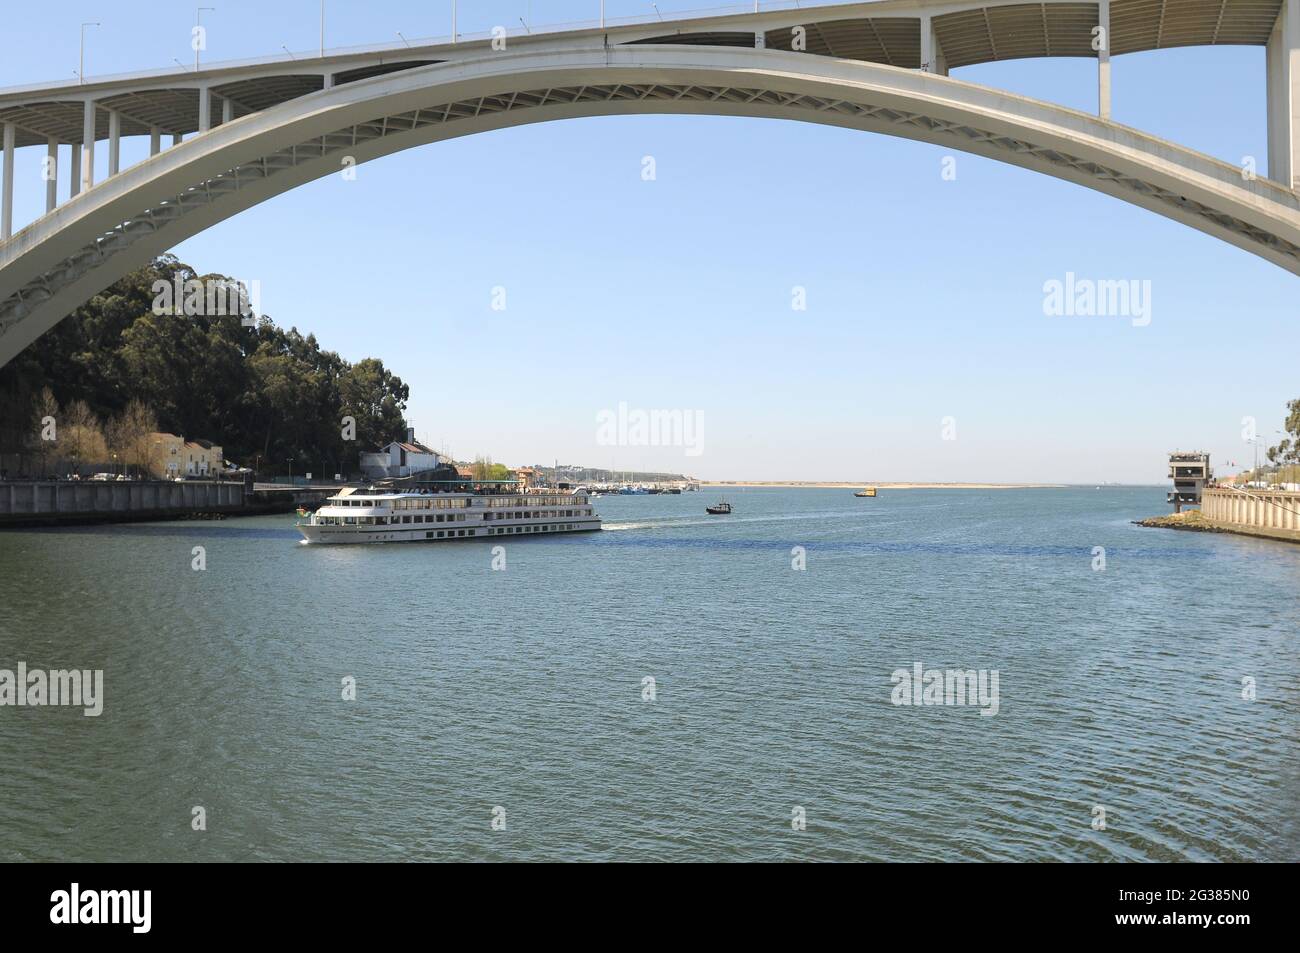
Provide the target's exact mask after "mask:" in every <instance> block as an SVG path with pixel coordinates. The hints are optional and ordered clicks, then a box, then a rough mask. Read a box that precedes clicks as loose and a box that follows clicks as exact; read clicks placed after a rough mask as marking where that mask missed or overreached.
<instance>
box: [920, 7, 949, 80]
mask: <svg viewBox="0 0 1300 953" xmlns="http://www.w3.org/2000/svg"><path fill="white" fill-rule="evenodd" d="M921 71H922V72H924V73H938V74H939V75H940V76H947V75H948V61H947V60H946V59H944V56H943V50H942V49H940V47H939V36H938V34H937V33H935V32H934V18H933V17H931V16H930V15H929V14H926V15H925V16H923V17H921Z"/></svg>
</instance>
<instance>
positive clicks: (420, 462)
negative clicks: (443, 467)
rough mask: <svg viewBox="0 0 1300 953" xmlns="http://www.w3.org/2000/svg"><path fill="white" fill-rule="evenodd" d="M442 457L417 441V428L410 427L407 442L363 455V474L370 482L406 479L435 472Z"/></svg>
mask: <svg viewBox="0 0 1300 953" xmlns="http://www.w3.org/2000/svg"><path fill="white" fill-rule="evenodd" d="M441 462H442V455H441V454H439V453H438V452H437V451H436V450H431V449H429V448H428V447H426V446H425V445H424V444H422V443H420V442H418V441H417V440H416V439H415V428H414V427H408V428H407V430H406V439H405V440H394V441H393V442H392V443H390V444H389V445H388V446H386V447H384V448H383V449H382V450H379V451H376V452H373V453H363V454H361V472H362V473H364V474H365V476H366V479H368V480H379V479H383V478H384V477H404V476H410V475H411V474H412V473H419V472H420V471H422V470H433V469H436V468H437V467H438V465H439V464H440V463H441Z"/></svg>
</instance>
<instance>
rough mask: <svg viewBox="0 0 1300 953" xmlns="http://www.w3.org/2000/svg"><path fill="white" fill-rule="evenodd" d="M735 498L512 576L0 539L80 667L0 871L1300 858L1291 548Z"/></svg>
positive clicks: (304, 550) (468, 560) (293, 537)
mask: <svg viewBox="0 0 1300 953" xmlns="http://www.w3.org/2000/svg"><path fill="white" fill-rule="evenodd" d="M727 493H728V497H729V498H730V500H731V502H732V503H733V504H734V505H735V514H734V515H732V516H730V517H708V516H706V515H705V514H704V507H705V505H706V504H708V503H712V502H714V500H715V498H716V496H717V493H716V491H713V492H711V491H708V490H706V491H705V492H703V493H694V494H682V495H681V496H641V497H608V498H603V499H600V500H598V501H597V503H596V505H597V508H598V511H599V512H600V514H601V515H602V516H603V517H604V519H605V521H606V524H605V526H606V528H605V530H604V531H603V532H601V533H599V534H575V535H573V536H567V537H563V538H547V537H537V538H529V539H518V540H515V539H511V540H509V541H507V542H505V543H504V547H505V552H504V557H505V565H504V569H493V552H492V546H493V545H494V544H493V543H492V542H490V541H472V542H470V541H466V542H456V543H450V544H447V543H444V544H436V543H431V544H423V545H422V544H405V545H402V544H395V545H387V546H349V547H310V546H303V545H299V543H298V542H297V539H298V537H297V534H296V533H295V532H294V531H293V528H292V522H293V517H257V518H247V519H232V520H227V521H224V522H214V523H202V522H185V523H160V524H146V525H132V526H111V527H93V528H63V529H57V530H49V529H47V530H23V531H8V532H3V533H0V669H9V670H15V669H16V668H17V666H18V663H19V662H24V663H26V665H27V667H28V669H29V670H31V669H62V668H73V667H75V668H79V669H102V670H103V673H104V675H103V678H104V699H103V713H102V714H101V715H99V716H98V717H86V716H85V715H84V714H83V712H82V710H81V709H79V708H69V707H57V708H56V707H48V706H47V707H0V860H72V861H83V860H128V861H135V860H271V859H274V860H290V859H300V860H380V859H413V860H448V859H469V860H489V859H493V860H505V859H513V860H531V859H565V860H580V859H581V860H585V859H641V860H794V859H845V860H847V859H861V860H1048V859H1062V860H1296V859H1300V827H1298V826H1297V824H1298V822H1297V815H1298V814H1300V811H1298V810H1297V808H1298V806H1300V651H1298V649H1297V632H1300V599H1298V598H1297V594H1298V593H1300V547H1296V546H1288V545H1285V544H1279V543H1271V542H1266V541H1261V540H1254V539H1249V538H1241V537H1235V536H1227V535H1212V534H1199V533H1181V532H1176V531H1170V530H1157V529H1144V528H1139V527H1136V526H1133V525H1131V524H1130V522H1129V521H1130V520H1132V519H1136V518H1141V517H1145V516H1151V515H1156V514H1159V513H1162V512H1166V511H1167V507H1166V506H1165V503H1164V490H1163V489H1162V488H1156V487H1149V488H1114V487H1103V488H1100V489H1094V488H1092V487H1088V488H1083V489H1036V490H1001V491H978V490H899V491H891V490H884V491H882V492H881V494H880V496H878V497H877V498H876V499H874V500H864V499H855V498H854V497H853V496H852V495H851V494H850V493H849V492H848V491H844V490H824V489H739V488H737V489H734V490H729V491H727ZM196 546H201V547H203V554H204V559H205V561H206V568H205V569H202V570H198V569H195V568H194V565H195V560H196V557H195V555H194V547H196ZM796 547H800V549H796ZM1095 547H1104V549H1105V552H1104V560H1105V562H1104V568H1100V567H1101V559H1100V556H1101V555H1102V554H1100V553H1095V550H1094V548H1095ZM497 562H498V565H500V559H498V560H497ZM801 563H802V564H803V565H804V566H805V568H803V569H798V568H794V567H795V566H797V565H799V564H801ZM917 665H920V666H921V668H922V672H923V673H924V672H930V671H932V670H941V673H942V670H948V669H952V670H961V671H970V670H973V671H975V672H976V673H977V674H979V673H981V672H982V673H983V674H984V676H985V678H986V681H985V687H986V689H987V691H986V693H985V695H984V696H983V698H982V699H975V698H972V699H969V701H971V702H972V703H971V704H966V705H959V704H895V701H896V700H902V698H901V697H900V693H902V692H903V686H904V685H905V686H910V685H911V679H910V678H909V679H908V680H907V681H906V682H904V681H903V679H902V677H901V675H900V676H899V677H898V678H897V679H895V677H894V673H895V672H896V671H897V670H905V671H906V672H908V673H912V672H913V671H914V668H915V666H917ZM994 671H996V673H997V676H996V679H997V680H996V687H997V692H996V696H994V695H993V694H992V689H993V686H994V684H995V683H994V682H993V672H994ZM941 677H942V674H941ZM923 678H924V676H923ZM345 679H353V680H355V699H349V700H345V699H344V697H343V695H344V693H345V689H344V680H345ZM649 679H653V682H651V681H649ZM900 683H902V684H900ZM1243 696H1245V697H1243ZM1252 696H1253V697H1252ZM907 700H912V699H911V694H910V691H909V692H908V693H907ZM916 700H917V701H925V700H926V699H925V698H924V696H921V695H920V693H919V692H918V698H917V699H916ZM930 700H931V701H939V702H942V701H945V700H946V699H945V698H944V697H943V696H942V694H940V695H939V697H938V698H931V699H930ZM952 700H953V701H954V702H955V701H958V700H961V699H960V698H959V697H958V696H957V695H956V694H954V695H953V697H952ZM980 702H982V704H981V703H980ZM196 808H202V812H201V818H202V821H203V824H202V825H201V826H204V827H205V828H206V829H203V830H195V829H194V827H195V825H196V823H197V822H196V820H195V818H196V816H199V815H196ZM1103 822H1104V826H1103ZM801 828H802V829H801Z"/></svg>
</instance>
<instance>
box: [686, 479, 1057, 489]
mask: <svg viewBox="0 0 1300 953" xmlns="http://www.w3.org/2000/svg"><path fill="white" fill-rule="evenodd" d="M700 486H770V487H785V488H788V489H798V488H804V489H827V490H848V489H861V488H862V487H864V486H874V487H875V488H876V489H878V490H1064V489H1067V486H1066V484H1064V483H819V482H816V481H811V480H754V481H737V480H721V481H714V480H703V481H701V482H700Z"/></svg>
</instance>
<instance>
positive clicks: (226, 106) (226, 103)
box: [221, 99, 235, 126]
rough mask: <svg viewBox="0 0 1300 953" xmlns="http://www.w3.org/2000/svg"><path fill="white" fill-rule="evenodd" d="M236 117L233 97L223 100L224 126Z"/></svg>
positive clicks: (222, 119) (222, 121) (222, 117)
mask: <svg viewBox="0 0 1300 953" xmlns="http://www.w3.org/2000/svg"><path fill="white" fill-rule="evenodd" d="M234 118H235V102H234V100H232V99H223V100H222V101H221V124H222V125H223V126H224V125H225V124H226V123H228V122H230V121H231V120H232V119H234Z"/></svg>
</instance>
